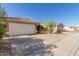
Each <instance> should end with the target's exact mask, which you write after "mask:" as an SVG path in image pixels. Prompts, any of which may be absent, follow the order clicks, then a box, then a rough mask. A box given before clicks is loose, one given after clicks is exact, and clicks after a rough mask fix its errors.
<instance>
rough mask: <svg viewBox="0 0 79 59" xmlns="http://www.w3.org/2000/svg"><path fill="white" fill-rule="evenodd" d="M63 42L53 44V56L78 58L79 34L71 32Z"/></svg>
mask: <svg viewBox="0 0 79 59" xmlns="http://www.w3.org/2000/svg"><path fill="white" fill-rule="evenodd" d="M67 34H68V35H67V36H65V37H64V38H63V40H61V41H59V42H57V43H55V44H56V46H57V47H58V48H56V49H55V56H79V33H78V32H71V33H67Z"/></svg>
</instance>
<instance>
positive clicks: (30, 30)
mask: <svg viewBox="0 0 79 59" xmlns="http://www.w3.org/2000/svg"><path fill="white" fill-rule="evenodd" d="M37 24H38V23H37V22H34V21H32V20H30V19H28V18H26V19H25V18H19V17H8V25H7V31H6V33H7V34H8V35H9V36H14V35H24V34H35V33H36V25H37Z"/></svg>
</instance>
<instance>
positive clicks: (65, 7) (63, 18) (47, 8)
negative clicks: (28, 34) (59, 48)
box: [3, 3, 79, 26]
mask: <svg viewBox="0 0 79 59" xmlns="http://www.w3.org/2000/svg"><path fill="white" fill-rule="evenodd" d="M3 6H4V8H5V10H6V11H7V14H8V16H10V17H23V18H30V19H32V20H34V21H38V22H46V21H49V20H52V21H55V22H58V23H59V22H62V23H63V24H64V25H69V26H71V25H74V26H75V25H77V26H78V25H79V4H76V3H75V4H73V3H72V4H68V3H65V4H64V3H63V4H62V3H42V4H41V3H39V4H38V3H36V4H33V3H25V4H24V3H17V4H12V3H9V4H3Z"/></svg>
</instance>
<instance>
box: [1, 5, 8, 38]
mask: <svg viewBox="0 0 79 59" xmlns="http://www.w3.org/2000/svg"><path fill="white" fill-rule="evenodd" d="M7 23H8V21H7V17H6V11H5V10H4V8H2V7H1V4H0V39H2V38H3V35H4V34H5V31H6V28H7Z"/></svg>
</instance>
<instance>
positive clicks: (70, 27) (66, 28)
mask: <svg viewBox="0 0 79 59" xmlns="http://www.w3.org/2000/svg"><path fill="white" fill-rule="evenodd" d="M64 30H67V31H79V26H65V27H64Z"/></svg>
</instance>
